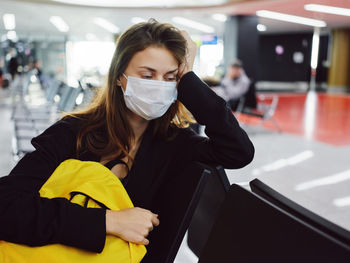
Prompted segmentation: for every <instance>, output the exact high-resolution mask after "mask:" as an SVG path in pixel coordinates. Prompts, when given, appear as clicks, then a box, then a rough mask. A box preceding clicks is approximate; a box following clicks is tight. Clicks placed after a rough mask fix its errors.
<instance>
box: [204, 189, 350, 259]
mask: <svg viewBox="0 0 350 263" xmlns="http://www.w3.org/2000/svg"><path fill="white" fill-rule="evenodd" d="M199 262H200V263H212V262H240V263H245V262H249V263H251V262H269V263H274V262H276V263H280V262H283V263H289V262H290V263H295V262H317V263H345V262H350V248H349V246H347V245H346V244H344V243H343V242H342V241H340V240H338V239H335V238H334V237H333V236H330V235H328V234H327V233H324V232H323V231H322V230H320V229H318V228H317V227H316V226H315V225H314V224H311V223H310V222H304V221H303V220H302V219H300V218H298V217H296V216H295V215H292V214H290V213H288V212H287V211H285V210H284V209H282V208H280V207H278V206H276V205H274V204H272V203H270V202H269V201H267V200H265V199H263V198H261V197H260V196H258V195H256V194H255V193H252V192H250V191H248V190H246V189H244V188H242V187H240V186H238V185H235V184H234V185H231V187H230V189H229V191H228V193H227V196H226V199H225V201H224V203H223V205H222V207H221V209H220V212H219V215H218V218H217V219H216V221H215V224H214V226H213V228H212V231H211V233H210V236H209V238H208V241H207V242H206V245H205V247H204V249H203V251H202V253H201V256H200V259H199Z"/></svg>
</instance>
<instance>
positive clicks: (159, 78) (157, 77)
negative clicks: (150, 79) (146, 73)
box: [154, 75, 164, 81]
mask: <svg viewBox="0 0 350 263" xmlns="http://www.w3.org/2000/svg"><path fill="white" fill-rule="evenodd" d="M154 80H161V81H162V80H164V78H163V76H162V75H156V76H154Z"/></svg>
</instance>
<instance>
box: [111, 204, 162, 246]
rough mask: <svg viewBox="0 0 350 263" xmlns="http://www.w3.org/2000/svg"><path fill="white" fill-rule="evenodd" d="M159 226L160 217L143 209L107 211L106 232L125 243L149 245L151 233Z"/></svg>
mask: <svg viewBox="0 0 350 263" xmlns="http://www.w3.org/2000/svg"><path fill="white" fill-rule="evenodd" d="M158 225H159V219H158V215H156V214H153V213H152V212H151V211H149V210H146V209H142V208H138V207H136V208H129V209H124V210H120V211H111V210H107V211H106V232H107V234H111V235H115V236H118V237H120V238H122V239H124V240H125V241H129V242H133V243H136V244H143V245H148V244H149V240H148V239H146V237H147V236H148V234H149V232H150V231H152V230H153V228H154V227H155V226H158Z"/></svg>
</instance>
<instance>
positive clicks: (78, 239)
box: [0, 72, 254, 252]
mask: <svg viewBox="0 0 350 263" xmlns="http://www.w3.org/2000/svg"><path fill="white" fill-rule="evenodd" d="M178 100H179V101H181V102H182V103H183V104H184V105H185V106H186V107H187V109H188V110H190V112H191V113H192V114H193V116H194V117H195V119H196V120H197V122H198V123H200V124H202V125H205V126H206V130H205V132H206V134H207V135H208V137H209V138H206V137H201V136H199V135H197V134H196V133H194V132H193V131H192V130H191V129H189V128H186V129H179V132H178V134H177V136H176V137H175V138H174V139H173V140H170V141H166V140H161V139H158V138H155V137H154V136H152V133H151V131H150V129H149V128H147V130H146V131H145V134H144V136H143V139H142V142H141V145H140V147H139V150H138V152H137V154H136V156H135V160H134V164H133V166H132V169H131V171H130V173H129V175H128V177H129V180H128V183H127V185H126V190H127V192H128V193H129V196H130V198H131V200H132V201H133V203H134V205H135V206H138V207H143V208H146V209H147V208H148V209H150V208H151V206H152V200H153V198H154V196H155V193H156V192H157V190H159V187H161V185H162V182H164V180H166V178H169V176H176V172H175V171H178V170H179V169H178V168H179V167H181V166H182V165H184V163H186V162H187V161H192V160H195V161H201V162H204V163H213V164H221V165H223V166H224V167H225V168H240V167H243V166H245V165H247V164H248V163H250V162H251V160H252V159H253V156H254V147H253V145H252V143H251V141H250V140H249V138H248V136H247V135H246V133H245V132H244V131H243V130H242V129H241V128H240V127H239V125H238V123H237V121H236V119H235V118H234V116H233V114H232V112H231V110H230V109H229V108H228V107H227V106H226V103H225V101H224V100H223V99H221V98H220V97H218V96H217V95H216V94H215V93H214V92H213V91H212V90H211V89H210V88H208V86H207V85H206V84H204V83H203V82H202V81H201V80H200V79H199V78H198V77H197V76H196V75H195V74H194V73H193V72H190V73H187V74H186V75H184V76H183V77H182V79H181V81H180V83H179V86H178ZM79 122H80V121H79V120H76V119H73V118H68V119H65V120H60V121H58V122H57V123H55V124H54V125H52V126H51V127H49V128H48V129H47V130H46V131H45V132H44V133H43V134H41V135H39V136H38V137H36V138H34V139H33V140H32V144H33V145H34V147H35V149H36V150H35V151H34V152H32V153H29V154H27V155H25V156H24V157H23V158H22V159H21V160H20V161H19V163H18V164H17V166H16V167H15V168H14V169H13V170H12V171H11V173H10V175H9V176H5V177H3V178H1V179H0V240H5V241H9V242H14V243H21V244H27V245H31V246H39V245H44V244H52V243H61V244H65V245H69V246H73V247H78V248H82V249H86V250H90V251H96V252H101V251H102V250H103V247H104V244H105V237H106V226H105V211H104V210H103V209H97V208H83V207H80V206H79V205H76V204H72V203H70V202H69V201H68V200H66V199H64V198H54V199H47V198H41V197H40V196H39V193H38V191H39V189H40V188H41V186H42V185H43V184H44V183H45V182H46V180H47V179H48V178H49V176H50V175H51V174H52V173H53V171H54V170H55V168H56V167H57V166H58V165H59V164H60V163H61V162H62V161H64V160H66V159H69V158H76V157H75V156H76V151H75V142H76V135H77V133H78V130H79V127H80V124H79ZM80 159H82V160H92V161H99V159H100V157H99V156H94V155H93V154H91V153H87V154H85V155H83V156H82V157H81V158H80Z"/></svg>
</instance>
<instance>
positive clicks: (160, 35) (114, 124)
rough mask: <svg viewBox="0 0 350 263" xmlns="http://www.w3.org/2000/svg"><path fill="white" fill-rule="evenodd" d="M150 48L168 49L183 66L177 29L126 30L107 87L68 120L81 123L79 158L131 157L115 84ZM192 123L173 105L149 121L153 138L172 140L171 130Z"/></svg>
mask: <svg viewBox="0 0 350 263" xmlns="http://www.w3.org/2000/svg"><path fill="white" fill-rule="evenodd" d="M149 46H159V47H165V48H167V49H168V50H169V51H170V52H171V53H172V54H173V56H174V58H175V59H176V60H177V61H178V63H179V65H180V64H181V63H184V62H185V56H186V52H187V46H186V40H185V39H184V37H183V36H182V35H181V33H180V32H179V30H178V29H176V28H175V27H173V26H172V25H170V24H165V23H159V22H157V21H155V20H154V19H151V20H149V21H148V22H144V23H139V24H136V25H134V26H132V27H130V28H129V29H128V30H126V31H125V32H124V33H123V34H122V35H121V36H120V37H119V39H118V41H117V47H116V50H115V52H114V55H113V59H112V62H111V65H110V68H109V72H108V78H107V85H106V86H105V87H104V88H101V90H100V91H99V94H98V95H97V97H96V98H95V100H94V101H93V102H92V103H91V105H90V106H89V107H88V108H87V109H85V110H82V111H79V112H73V113H69V114H67V115H66V116H64V117H63V118H66V117H68V116H71V117H74V118H78V119H81V120H83V122H82V123H83V124H82V126H81V128H80V131H79V132H78V136H77V143H76V150H77V155H78V156H79V155H80V154H81V153H83V152H84V151H90V152H92V153H94V154H96V155H98V156H104V157H106V158H107V159H113V158H117V157H119V158H123V157H125V156H128V157H130V155H129V150H130V142H131V140H132V139H133V138H134V134H133V130H132V128H131V126H130V124H129V121H128V119H127V117H126V116H127V107H126V105H125V102H124V97H123V92H122V89H121V87H120V86H118V84H117V83H118V80H119V78H120V77H121V76H122V74H123V73H124V71H125V70H126V68H127V66H128V64H129V62H130V60H131V59H132V57H133V56H134V55H135V54H136V53H137V52H139V51H142V50H144V49H146V48H147V47H149ZM189 122H193V120H192V118H191V116H190V115H189V114H188V112H187V111H186V109H185V107H184V106H183V105H182V104H181V103H180V102H179V101H176V102H175V103H174V104H172V105H171V106H170V108H169V109H168V111H167V112H166V113H165V114H164V115H163V116H162V117H160V118H157V119H155V120H152V121H151V123H149V125H152V130H153V134H154V136H160V137H163V138H171V137H173V136H174V133H173V132H174V130H176V129H173V127H174V126H177V127H180V128H184V127H187V126H188V123H189Z"/></svg>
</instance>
